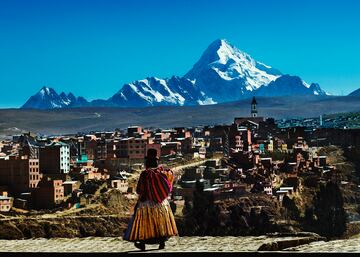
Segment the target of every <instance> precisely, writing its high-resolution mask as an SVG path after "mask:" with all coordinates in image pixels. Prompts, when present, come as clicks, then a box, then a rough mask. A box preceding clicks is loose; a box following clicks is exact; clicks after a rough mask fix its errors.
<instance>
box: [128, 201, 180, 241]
mask: <svg viewBox="0 0 360 257" xmlns="http://www.w3.org/2000/svg"><path fill="white" fill-rule="evenodd" d="M176 235H178V230H177V227H176V223H175V218H174V215H173V213H172V210H171V208H170V205H169V202H168V200H167V199H165V200H164V201H163V202H161V203H154V202H151V201H145V202H138V205H137V208H136V210H135V213H134V215H133V216H132V217H131V220H130V222H129V225H128V228H127V229H126V231H125V234H124V237H123V238H124V240H127V241H131V242H135V241H151V240H156V239H160V238H169V237H171V236H176Z"/></svg>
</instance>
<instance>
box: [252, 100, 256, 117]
mask: <svg viewBox="0 0 360 257" xmlns="http://www.w3.org/2000/svg"><path fill="white" fill-rule="evenodd" d="M256 105H257V102H256V99H255V96H254V97H253V99H252V102H251V117H257V109H256Z"/></svg>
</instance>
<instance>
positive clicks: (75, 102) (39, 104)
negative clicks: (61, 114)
mask: <svg viewBox="0 0 360 257" xmlns="http://www.w3.org/2000/svg"><path fill="white" fill-rule="evenodd" d="M86 104H88V102H87V101H86V100H85V99H84V98H83V97H78V98H76V97H75V96H74V95H73V94H72V93H69V94H65V93H64V92H62V93H61V94H60V95H58V94H57V93H56V91H55V90H54V89H52V88H50V87H42V88H41V89H40V90H39V92H38V93H36V94H35V95H33V96H31V97H30V98H29V100H27V102H26V103H25V104H24V105H23V106H22V107H21V108H32V109H56V108H66V107H80V106H85V105H86Z"/></svg>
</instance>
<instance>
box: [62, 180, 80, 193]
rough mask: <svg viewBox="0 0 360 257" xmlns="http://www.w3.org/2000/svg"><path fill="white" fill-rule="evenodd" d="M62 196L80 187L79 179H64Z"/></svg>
mask: <svg viewBox="0 0 360 257" xmlns="http://www.w3.org/2000/svg"><path fill="white" fill-rule="evenodd" d="M63 186H64V196H67V195H71V194H72V192H74V191H75V190H76V189H79V188H80V181H64V182H63Z"/></svg>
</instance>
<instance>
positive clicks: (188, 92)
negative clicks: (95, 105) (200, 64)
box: [109, 76, 214, 107]
mask: <svg viewBox="0 0 360 257" xmlns="http://www.w3.org/2000/svg"><path fill="white" fill-rule="evenodd" d="M109 101H110V102H111V103H113V104H114V105H118V106H126V107H129V106H159V105H197V104H207V103H210V104H212V103H214V102H213V101H212V100H211V99H209V98H208V97H206V96H205V94H204V93H203V92H201V91H200V90H199V89H198V88H197V87H196V86H195V85H194V83H192V82H191V81H190V80H188V79H185V78H179V77H175V76H173V77H171V78H170V79H159V78H156V77H150V78H146V79H142V80H137V81H134V82H132V83H129V84H125V85H124V86H123V87H122V88H121V89H120V91H119V92H118V93H116V94H115V95H114V96H113V97H111V98H110V99H109Z"/></svg>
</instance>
